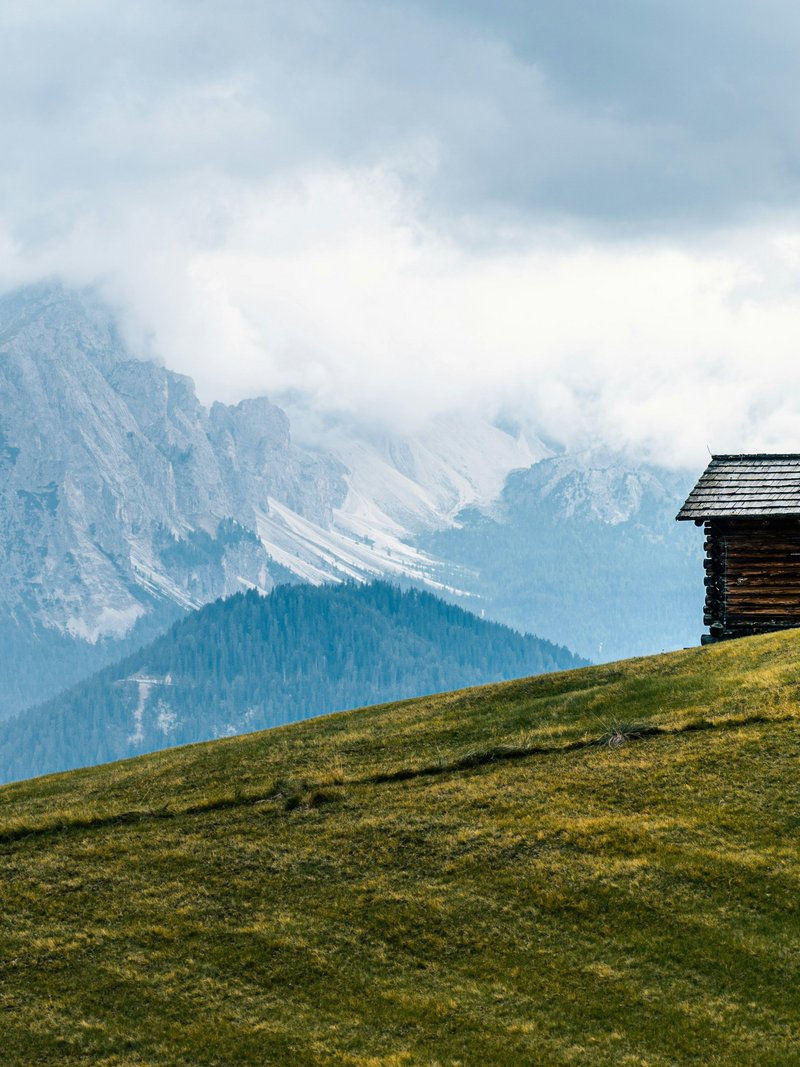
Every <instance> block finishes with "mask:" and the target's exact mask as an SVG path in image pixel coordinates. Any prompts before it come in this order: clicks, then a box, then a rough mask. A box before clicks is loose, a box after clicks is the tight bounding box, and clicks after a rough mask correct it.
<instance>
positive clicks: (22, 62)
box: [0, 0, 800, 464]
mask: <svg viewBox="0 0 800 1067" xmlns="http://www.w3.org/2000/svg"><path fill="white" fill-rule="evenodd" d="M530 7H531V5H523V4H519V5H518V4H515V3H507V4H501V5H499V6H497V5H495V6H493V7H490V6H489V5H485V4H479V3H471V2H467V3H463V4H459V5H453V6H452V8H451V7H449V5H447V4H436V5H434V4H432V3H405V4H396V3H395V4H392V3H380V2H374V0H371V2H370V3H368V4H367V3H359V2H355V0H328V2H326V3H321V2H319V3H314V2H311V3H308V4H302V5H296V4H295V5H290V4H288V3H287V4H283V3H274V4H269V5H256V4H252V3H249V2H247V3H246V2H244V0H239V2H234V3H232V4H229V5H226V6H225V9H224V11H223V9H222V7H221V6H220V5H217V4H212V3H210V2H206V3H202V2H201V3H188V2H181V0H167V2H165V3H160V4H158V5H156V4H155V3H143V4H138V5H135V8H127V9H117V10H114V9H112V8H111V7H110V6H108V5H106V4H102V3H100V2H99V0H97V2H89V0H85V2H79V0H76V2H62V3H57V4H54V5H43V4H36V3H33V4H30V3H29V4H26V5H24V6H23V5H22V4H16V3H13V2H12V3H11V4H8V5H4V8H3V11H2V13H0V122H2V126H3V130H4V161H3V166H2V168H0V284H2V285H3V286H4V287H6V288H8V287H11V286H13V285H16V284H20V283H23V282H25V281H31V280H36V279H38V278H40V277H43V276H51V275H59V276H63V277H64V278H66V279H67V280H68V281H72V282H76V283H78V284H93V285H98V286H99V287H100V288H101V289H102V291H103V292H105V294H106V295H107V297H108V298H109V299H110V300H111V301H112V303H114V304H115V306H117V307H118V308H119V310H120V313H121V315H122V316H123V319H124V322H125V326H126V330H127V332H128V335H129V337H130V339H131V342H132V343H133V344H134V345H135V346H136V348H137V350H138V351H139V352H140V353H142V354H150V355H152V354H155V355H157V356H159V357H160V358H162V359H164V360H165V362H166V363H167V364H168V365H169V366H171V367H173V368H174V369H176V370H181V371H184V372H186V373H190V374H192V376H193V377H194V378H195V379H196V380H197V382H198V386H199V388H200V391H201V394H202V396H203V397H204V398H205V399H206V400H211V399H215V398H220V399H226V400H236V399H238V398H240V397H242V396H245V395H252V394H254V393H257V392H265V391H266V392H273V393H280V392H286V391H288V390H292V389H302V390H303V391H304V392H307V393H309V394H311V395H312V396H313V397H314V398H315V402H316V404H317V405H319V406H321V407H323V408H326V409H330V410H334V411H344V412H349V413H351V414H353V415H354V416H356V417H359V418H367V417H370V418H373V419H378V420H381V421H384V422H385V421H389V422H392V423H394V424H396V425H398V426H407V425H409V424H411V423H413V422H414V421H415V420H419V419H424V418H427V417H428V416H430V415H433V414H436V413H437V412H440V411H444V410H448V409H450V408H454V407H462V408H463V407H470V408H473V407H474V408H477V409H479V410H483V411H485V412H487V413H489V414H492V413H498V412H501V411H503V412H506V413H511V414H513V415H514V416H515V417H517V418H519V419H520V421H522V422H526V423H528V424H530V425H531V426H533V427H536V428H537V429H538V430H539V431H540V432H542V433H543V434H545V435H547V436H548V437H549V438H551V439H553V440H555V441H558V442H561V443H563V444H565V445H568V446H575V445H579V444H585V443H587V442H589V441H593V440H597V439H600V440H603V441H606V442H608V443H610V444H613V445H616V446H619V447H630V448H636V449H639V450H641V451H644V452H645V453H646V454H647V455H648V456H651V457H653V458H658V459H661V460H663V461H666V462H669V463H674V464H687V463H696V462H697V461H698V459H700V458H702V456H703V455H704V454H705V447H706V444H708V445H710V447H712V448H714V449H716V450H718V451H722V450H726V449H730V450H740V449H743V448H752V447H763V448H773V447H780V448H793V449H796V448H797V447H798V441H799V440H800V369H797V368H799V367H800V363H799V362H798V360H797V359H796V355H795V346H796V341H795V338H796V337H797V333H798V325H800V318H799V317H798V311H797V301H798V266H799V265H800V236H798V235H799V234H800V222H798V221H797V220H796V218H795V195H796V188H797V179H798V166H799V165H800V164H799V163H798V160H800V155H799V154H798V152H797V148H798V132H797V131H798V129H800V126H799V125H798V124H797V123H796V121H795V115H794V111H795V110H796V104H795V102H794V101H795V100H796V99H798V98H800V97H798V95H797V93H796V91H795V90H796V75H795V73H794V70H793V64H790V62H789V59H790V57H791V58H793V53H792V48H791V47H790V45H791V43H792V42H795V43H800V20H798V19H797V18H796V16H795V15H794V13H793V11H792V10H791V8H789V6H788V5H784V4H777V3H773V2H772V0H770V3H769V7H770V16H771V18H770V20H765V19H764V18H763V11H764V5H762V4H760V5H758V6H756V5H755V4H754V3H738V4H734V5H732V6H731V5H726V6H725V7H724V8H723V7H722V6H721V5H717V4H715V3H714V4H709V5H703V9H702V12H700V13H698V11H697V10H696V9H695V8H694V7H690V6H689V5H688V4H685V3H683V2H681V3H676V4H674V5H670V6H669V9H667V7H666V6H664V5H656V4H652V5H651V4H645V5H641V4H631V3H628V2H622V0H620V2H619V3H614V4H611V3H609V4H600V5H590V8H591V10H586V5H571V4H566V5H565V4H563V3H562V4H559V5H556V4H554V3H552V4H551V3H545V4H538V5H533V7H534V8H535V10H533V11H531V10H528V9H529V8H530ZM601 9H606V11H605V14H606V16H608V15H609V14H610V13H611V9H613V12H614V14H615V21H614V27H615V30H614V33H613V34H612V33H611V32H610V28H609V27H610V23H609V19H608V17H605V18H604V17H602V16H603V12H602V11H601ZM644 9H646V11H647V15H648V17H647V18H644V17H643V15H642V12H643V10H644ZM759 12H761V13H762V15H761V17H759ZM703 42H705V44H703Z"/></svg>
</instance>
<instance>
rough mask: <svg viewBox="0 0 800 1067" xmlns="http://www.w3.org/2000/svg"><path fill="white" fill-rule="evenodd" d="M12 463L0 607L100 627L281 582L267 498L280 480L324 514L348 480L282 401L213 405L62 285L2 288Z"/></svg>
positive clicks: (5, 444) (2, 465) (0, 375)
mask: <svg viewBox="0 0 800 1067" xmlns="http://www.w3.org/2000/svg"><path fill="white" fill-rule="evenodd" d="M0 470H2V484H1V486H0V563H1V565H2V578H0V610H2V611H5V612H7V613H10V614H11V615H13V616H19V615H32V616H34V617H35V618H36V620H37V621H38V622H39V623H40V624H42V625H43V626H44V627H45V628H49V629H54V630H57V631H61V632H64V633H68V634H72V635H74V636H77V637H80V638H82V639H84V640H88V641H90V642H94V641H97V640H98V638H101V637H103V636H108V635H114V636H121V635H122V634H124V633H127V632H128V631H129V630H130V628H131V627H132V626H133V624H134V623H135V622H136V620H137V619H139V618H141V617H142V616H144V615H145V614H146V613H147V612H148V611H150V610H151V609H152V607H153V604H154V602H158V601H169V602H172V603H174V604H175V605H178V606H180V607H182V608H192V607H197V606H199V605H200V604H202V603H205V602H206V601H208V600H211V599H214V598H215V597H218V596H223V595H225V594H228V593H232V592H234V591H236V590H239V589H244V588H249V587H251V586H256V587H258V588H260V589H263V590H265V591H266V590H269V589H270V588H271V585H272V578H271V576H270V569H269V562H270V560H269V555H268V553H267V550H266V548H265V547H264V545H263V544H262V543H261V541H260V540H259V538H258V536H257V535H256V532H255V530H256V514H257V512H259V511H268V510H269V503H268V500H269V497H270V496H275V497H277V498H278V499H280V500H282V501H285V502H286V503H287V504H288V505H289V506H290V507H291V508H292V509H293V510H294V511H297V512H298V513H299V514H300V515H302V516H304V517H306V518H308V519H310V520H312V521H324V520H325V519H326V518H328V517H329V516H330V514H331V512H332V509H333V508H334V507H335V506H336V505H337V504H338V503H340V502H341V500H343V499H344V495H345V485H344V481H343V478H342V473H343V471H342V469H341V467H340V465H339V464H338V463H336V462H335V461H333V460H326V459H325V458H324V457H321V456H315V455H312V454H310V453H308V452H305V451H303V450H301V449H299V448H296V447H295V446H294V445H293V444H292V441H291V437H290V434H289V425H288V420H287V418H286V416H285V415H284V414H283V412H282V411H280V409H278V408H276V407H275V406H274V405H272V404H270V403H269V402H268V401H266V400H257V401H249V402H245V403H243V404H240V405H239V406H238V407H235V408H227V407H224V406H223V405H220V404H217V405H215V406H214V408H213V409H212V411H211V412H208V411H207V410H206V409H205V408H204V407H203V406H202V405H201V404H200V403H199V401H198V400H197V397H196V396H195V392H194V387H193V384H192V382H191V380H190V379H188V378H186V377H183V376H181V375H177V374H173V373H172V372H170V371H168V370H165V369H164V368H162V367H159V366H156V365H155V364H153V363H147V362H141V361H136V360H132V359H131V358H130V356H129V354H128V353H127V352H126V351H125V348H124V346H123V345H122V343H121V341H120V339H119V337H118V335H117V333H116V331H115V329H114V324H113V321H112V320H111V318H110V316H109V315H108V313H107V312H105V311H103V309H102V308H99V307H96V306H94V305H93V304H92V303H91V302H90V301H89V300H87V299H83V298H81V297H79V296H77V295H76V294H74V293H70V292H67V291H65V290H63V289H61V288H59V287H37V288H35V289H33V290H25V291H23V292H21V293H17V294H13V295H12V296H11V297H7V298H6V299H4V300H2V301H0Z"/></svg>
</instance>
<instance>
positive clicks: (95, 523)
mask: <svg viewBox="0 0 800 1067" xmlns="http://www.w3.org/2000/svg"><path fill="white" fill-rule="evenodd" d="M285 406H286V408H287V410H288V412H289V413H288V414H287V410H284V409H282V408H281V407H279V406H277V405H276V404H274V403H272V402H270V401H269V400H268V399H266V398H263V397H262V398H255V399H248V400H244V401H242V402H241V403H238V404H234V405H225V404H221V403H214V404H212V405H211V406H210V407H206V406H204V405H203V404H201V403H200V401H199V400H198V398H197V395H196V392H195V389H194V386H193V383H192V382H191V380H190V379H188V378H187V377H185V376H182V375H179V374H176V373H174V372H172V371H170V370H168V369H166V368H165V367H163V366H160V365H158V364H157V363H155V362H153V361H148V360H144V359H138V358H135V356H134V354H133V353H132V352H131V351H130V349H129V347H128V346H127V345H126V343H125V342H124V339H123V337H122V335H121V333H120V330H119V328H118V325H117V322H116V320H115V317H114V315H113V314H112V313H111V311H109V309H108V308H107V307H106V306H104V304H103V303H102V301H100V300H99V299H98V298H97V297H96V296H95V295H93V294H92V293H89V292H77V291H74V290H70V289H67V288H64V287H63V286H61V285H59V284H41V285H37V286H32V287H28V288H25V289H22V290H18V291H16V292H13V293H11V294H8V295H6V296H5V297H3V298H2V299H0V564H2V572H1V574H0V671H2V676H3V677H4V679H6V685H5V687H4V691H3V693H2V694H0V717H3V716H8V715H10V714H13V713H16V712H18V711H20V710H22V709H24V708H26V707H29V706H31V705H33V704H37V703H41V702H42V701H44V700H46V699H48V698H49V697H51V696H53V695H54V694H55V693H56V692H57V691H59V690H61V689H63V688H64V687H65V686H68V685H70V684H73V683H75V682H77V681H78V680H79V679H80V678H82V677H85V676H87V675H88V674H90V673H91V672H92V671H95V670H97V669H100V668H102V667H103V666H104V665H105V664H107V663H110V662H112V661H113V660H115V659H117V658H119V657H120V656H122V655H125V654H127V653H130V652H132V651H133V650H134V649H135V648H137V647H139V646H141V645H142V644H143V643H145V642H146V641H148V640H150V639H152V638H153V637H154V636H155V635H157V634H158V633H161V632H163V631H164V630H165V629H166V628H167V627H168V626H169V625H170V624H171V623H172V622H174V621H175V620H176V619H177V618H179V617H180V616H181V615H183V614H184V613H185V612H187V611H191V610H194V609H197V608H198V607H200V606H202V605H203V604H206V603H208V602H210V601H213V600H215V599H216V598H218V597H221V596H229V595H232V594H234V593H237V592H242V591H245V590H248V589H254V590H257V591H259V592H262V593H268V592H269V591H270V590H271V589H272V588H273V587H274V586H275V584H276V583H278V582H286V581H295V582H301V581H302V582H311V583H314V584H319V583H323V582H327V581H331V580H333V581H342V580H359V581H361V580H371V579H374V578H376V577H386V578H390V579H392V580H393V581H398V582H400V583H401V584H406V585H417V586H424V587H426V588H428V589H430V590H433V591H435V592H437V593H438V594H439V595H441V596H443V597H445V598H448V599H450V600H453V601H456V602H459V603H461V604H463V605H465V606H467V607H470V608H471V609H472V610H474V611H476V612H478V613H483V614H484V615H485V616H486V617H488V618H497V619H500V620H501V621H504V622H508V623H509V624H511V625H514V626H516V627H518V628H520V629H522V630H524V631H529V632H535V633H537V634H540V635H543V636H545V637H551V636H552V637H554V638H555V639H556V640H557V641H558V643H563V644H567V645H569V647H571V648H573V649H575V650H576V651H577V652H578V653H580V654H581V655H583V656H586V657H589V658H593V659H602V658H608V657H609V656H612V655H625V654H633V653H637V652H646V651H652V650H654V649H655V650H658V649H660V648H661V647H664V642H665V640H666V642H667V646H666V647H669V646H670V645H672V646H675V645H679V644H686V643H691V642H692V641H693V640H694V639H695V637H696V634H695V631H696V629H697V627H698V622H699V611H698V609H697V604H699V602H700V598H701V593H702V585H701V577H702V575H701V571H700V568H699V567H698V566H696V563H697V560H698V559H699V554H700V546H699V544H697V545H695V543H694V540H698V539H694V540H692V539H691V537H690V536H687V531H684V530H682V529H680V528H678V527H677V526H676V525H674V524H673V523H672V514H674V509H675V506H676V504H677V503H679V502H680V497H681V494H682V492H683V487H684V485H685V483H686V480H687V479H685V478H684V479H681V477H680V476H678V475H674V474H672V473H671V472H669V471H666V470H660V469H658V468H655V467H651V468H644V467H642V466H641V464H636V463H632V462H631V460H630V458H629V457H623V456H619V455H615V454H609V453H602V452H600V451H599V450H593V451H592V452H590V453H584V454H581V455H573V456H569V455H564V454H561V453H556V452H555V450H554V449H553V448H551V447H548V446H547V445H546V444H545V443H543V442H542V441H541V440H539V439H538V437H537V436H536V433H535V428H534V429H533V430H532V429H531V428H530V427H526V429H525V432H523V430H522V429H521V428H520V427H518V426H510V425H509V424H507V423H504V424H503V425H496V424H494V423H492V422H491V421H489V420H487V419H485V418H480V417H477V416H474V415H469V414H465V413H458V414H450V415H447V416H443V417H440V418H438V419H434V420H429V421H428V422H427V423H425V424H424V425H422V426H420V427H419V428H418V429H417V430H416V431H414V432H413V433H405V434H400V433H394V432H390V431H387V430H385V429H383V428H377V429H376V428H375V427H374V426H370V427H367V426H363V425H357V424H355V423H353V421H352V420H348V419H346V418H344V417H343V416H339V417H338V418H334V417H332V416H330V415H325V414H324V413H320V412H319V411H315V410H313V408H312V407H310V406H309V404H308V402H307V400H304V398H303V397H287V398H286V403H285ZM290 416H291V419H290ZM689 535H690V532H689ZM560 546H567V548H568V551H567V552H564V553H562V552H560ZM664 619H670V620H671V625H670V626H669V627H667V630H666V631H665V630H664V628H663V626H662V622H663V620H664ZM664 634H666V637H664Z"/></svg>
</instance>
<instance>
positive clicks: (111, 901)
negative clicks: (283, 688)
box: [0, 633, 800, 1067]
mask: <svg viewBox="0 0 800 1067" xmlns="http://www.w3.org/2000/svg"><path fill="white" fill-rule="evenodd" d="M799 695H800V634H798V633H784V634H778V635H770V636H768V637H763V638H753V639H748V640H746V641H739V642H732V643H729V644H725V645H719V646H715V647H713V648H708V649H703V650H700V649H698V650H691V651H687V652H681V653H674V654H670V655H666V656H660V657H655V658H652V659H640V660H632V661H629V662H626V663H621V664H614V665H611V666H608V667H596V668H587V669H585V670H580V671H572V672H568V673H565V674H560V675H548V676H544V677H541V678H535V679H528V680H524V681H519V682H512V683H508V684H504V685H497V686H490V687H485V688H482V689H476V690H468V691H465V692H462V693H454V694H448V695H445V696H438V697H431V698H427V699H422V700H414V701H409V702H406V703H402V704H395V705H391V706H388V707H382V708H371V709H363V710H360V711H356V712H349V713H344V714H341V715H336V716H331V717H328V718H324V719H318V720H315V721H311V722H304V723H300V724H297V725H294V726H289V727H284V728H282V729H280V730H274V731H270V732H267V733H262V734H255V735H250V736H247V737H240V738H232V739H230V740H225V741H218V742H214V743H211V744H207V745H197V746H192V747H189V748H183V749H177V750H173V751H170V752H166V753H162V754H158V755H154V756H147V757H143V758H140V759H136V760H130V761H127V762H123V763H118V764H113V765H110V766H106V767H99V768H94V769H91V770H86V771H78V772H73V773H71V774H65V775H57V776H52V777H49V778H41V779H38V780H35V781H31V782H24V783H19V784H17V785H13V786H8V787H5V788H4V789H2V790H0V879H1V880H2V881H1V888H2V899H1V900H0V1062H2V1063H3V1064H25V1065H28V1064H31V1065H39V1064H92V1065H95V1064H107V1065H112V1064H113V1065H116V1067H121V1065H133V1064H137V1065H156V1064H158V1065H162V1064H176V1065H177V1064H181V1065H184V1064H185V1065H193V1067H194V1065H205V1064H209V1065H210V1064H215V1065H225V1067H227V1065H233V1064H258V1065H261V1064H280V1065H294V1064H297V1065H303V1067H305V1065H327V1064H352V1065H364V1067H366V1065H384V1064H385V1065H407V1064H408V1065H412V1064H431V1065H433V1064H440V1065H445V1064H448V1065H450V1064H460V1065H473V1064H474V1065H481V1067H482V1065H492V1067H493V1065H506V1064H508V1065H514V1067H518V1065H527V1064H531V1065H539V1064H614V1065H617V1064H640V1065H645V1064H647V1065H650V1067H657V1065H666V1064H681V1063H696V1064H703V1065H716V1064H736V1065H737V1067H742V1065H749V1064H758V1065H771V1064H774V1065H786V1064H800V994H798V990H799V989H800V849H798V840H799V839H800V803H799V801H800V730H799V729H798V727H799V726H800V711H799V710H798V696H799Z"/></svg>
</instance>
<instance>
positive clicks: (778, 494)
mask: <svg viewBox="0 0 800 1067" xmlns="http://www.w3.org/2000/svg"><path fill="white" fill-rule="evenodd" d="M754 515H800V455H797V454H791V453H789V454H783V455H768V454H760V455H755V456H712V458H711V462H710V463H709V465H708V467H706V470H705V473H704V474H703V475H702V477H701V478H700V481H699V482H698V483H697V485H696V486H695V487H694V489H693V490H692V491H691V493H690V494H689V496H688V498H687V500H686V503H685V504H684V505H683V507H682V508H681V510H680V511H679V512H678V515H677V518H678V519H713V518H722V517H730V518H742V517H748V516H754Z"/></svg>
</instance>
